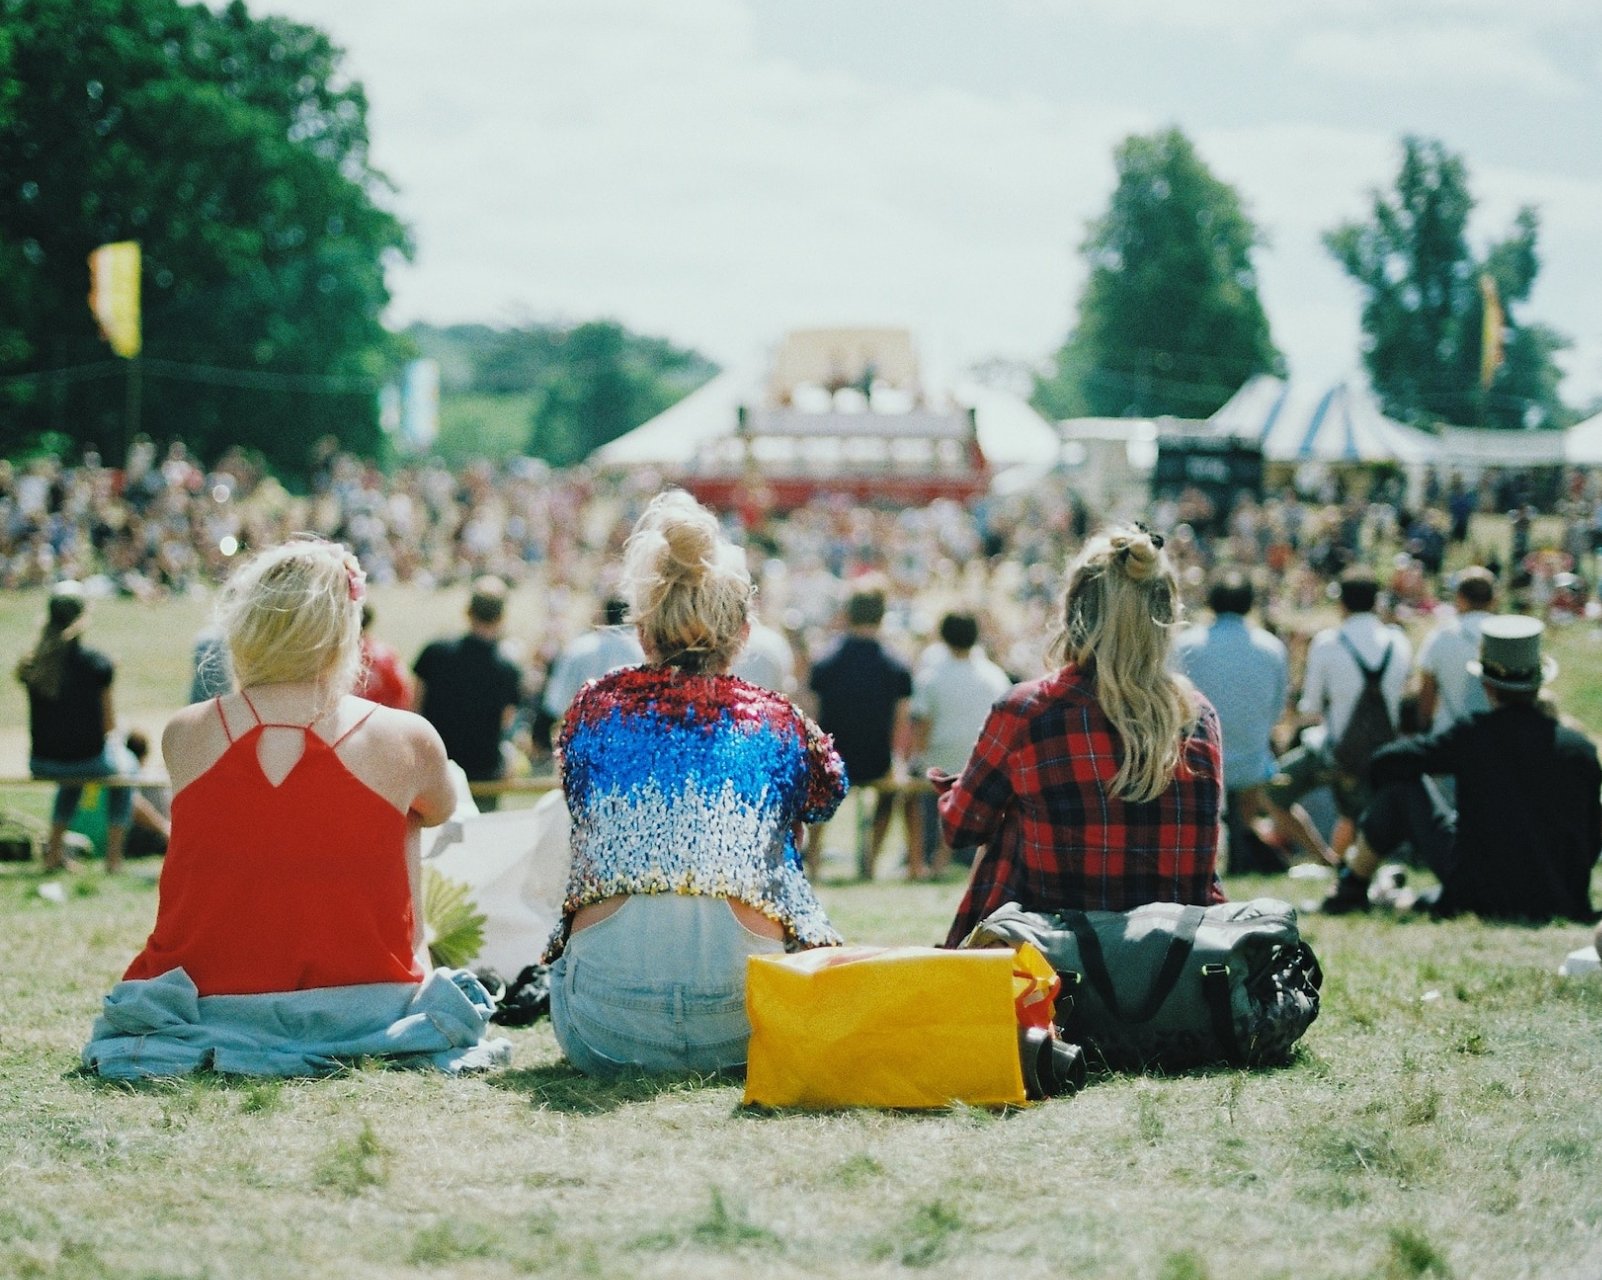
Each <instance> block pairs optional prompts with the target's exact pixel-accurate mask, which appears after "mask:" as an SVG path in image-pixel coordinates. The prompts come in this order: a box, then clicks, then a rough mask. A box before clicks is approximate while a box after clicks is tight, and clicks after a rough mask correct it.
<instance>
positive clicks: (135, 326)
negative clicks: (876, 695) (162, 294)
mask: <svg viewBox="0 0 1602 1280" xmlns="http://www.w3.org/2000/svg"><path fill="white" fill-rule="evenodd" d="M89 309H90V310H91V311H93V312H94V316H95V320H96V322H97V323H98V324H99V325H100V336H101V337H103V338H104V339H105V340H106V341H107V342H109V343H110V344H111V349H112V350H113V351H115V352H116V353H117V354H118V355H119V356H122V357H123V358H124V359H132V358H133V357H134V356H136V355H138V354H139V349H140V346H141V345H142V341H141V335H140V326H139V242H138V241H137V240H119V241H118V242H117V243H115V244H103V245H101V246H100V247H99V248H98V249H96V250H95V251H94V252H93V253H91V254H90V255H89Z"/></svg>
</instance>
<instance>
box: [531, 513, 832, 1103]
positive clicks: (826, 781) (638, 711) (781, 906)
mask: <svg viewBox="0 0 1602 1280" xmlns="http://www.w3.org/2000/svg"><path fill="white" fill-rule="evenodd" d="M624 583H625V586H626V589H627V591H628V593H629V596H630V605H631V615H632V617H633V618H634V620H635V626H636V628H637V629H638V634H639V640H640V643H641V646H642V648H643V649H644V651H645V654H646V663H645V665H644V666H640V667H626V668H623V669H621V670H617V671H613V672H612V673H610V674H609V675H604V676H602V677H601V678H600V679H598V680H595V681H592V682H591V683H589V684H587V685H585V686H584V688H583V689H582V690H580V691H579V693H578V696H577V697H576V698H575V699H574V700H573V703H572V706H571V707H569V708H568V714H567V717H566V719H565V721H564V723H563V728H562V737H561V751H560V755H561V762H562V790H563V793H564V794H565V796H566V798H567V803H568V808H569V810H570V811H571V813H572V818H573V831H572V850H573V860H572V867H571V870H570V872H569V877H568V885H567V895H566V900H565V902H564V905H563V912H562V923H561V925H560V926H559V928H558V930H557V934H556V936H555V937H554V938H553V939H552V942H551V946H550V948H549V949H548V951H547V954H546V958H547V960H548V961H549V962H550V963H551V964H552V968H551V1023H552V1027H553V1029H554V1031H555V1033H556V1039H557V1043H558V1044H560V1045H561V1047H562V1051H563V1052H564V1053H565V1054H566V1055H567V1057H568V1060H569V1061H570V1062H572V1063H573V1065H574V1066H576V1067H577V1068H578V1069H579V1070H580V1071H583V1072H585V1073H586V1074H591V1075H610V1074H615V1073H617V1072H619V1071H624V1070H627V1069H629V1068H640V1069H644V1070H647V1071H717V1070H721V1069H723V1068H728V1067H736V1066H739V1065H740V1064H743V1063H744V1062H745V1059H746V1044H747V1041H748V1039H749V1037H750V1034H751V1027H750V1023H749V1022H748V1021H747V1020H746V1013H745V995H744V993H745V970H746V960H747V959H748V958H749V957H750V956H753V955H761V954H765V953H771V952H778V951H783V950H784V949H786V947H790V948H795V949H799V948H803V947H813V946H824V945H832V944H834V943H837V942H839V940H840V938H839V935H838V934H837V933H836V932H835V931H834V929H833V927H832V926H831V925H830V924H829V921H828V919H827V917H826V916H825V915H824V912H823V908H822V906H821V905H820V904H819V903H818V900H817V898H816V897H815V896H814V894H813V892H812V888H811V886H810V885H809V884H808V883H807V880H806V877H805V875H804V874H803V873H802V868H801V858H800V851H799V841H800V828H801V826H802V824H804V823H817V822H823V821H825V820H826V819H827V818H828V817H829V815H830V814H832V813H833V812H834V810H835V808H836V807H837V806H838V805H839V803H840V800H841V798H842V797H843V796H844V794H845V777H844V770H843V769H842V767H841V764H840V759H839V757H838V756H837V755H836V754H835V752H834V751H833V749H832V748H831V747H830V745H829V741H828V739H827V738H826V737H825V736H824V735H823V732H822V731H821V730H820V729H819V728H818V727H817V726H816V725H815V724H813V723H812V722H811V721H810V720H808V719H807V718H806V717H805V716H803V715H802V714H801V713H800V712H799V711H797V710H796V708H795V706H794V705H793V704H792V703H790V702H789V701H788V700H787V699H785V698H783V697H780V696H778V695H777V694H774V693H770V692H768V691H767V690H764V689H759V688H757V687H756V686H754V685H751V684H748V683H746V682H745V681H742V680H738V679H736V678H734V677H733V676H731V675H729V674H728V669H729V664H730V661H731V660H732V659H733V657H734V655H735V653H736V652H737V651H738V649H739V647H740V645H741V643H742V642H743V641H744V639H745V634H746V626H747V623H748V620H749V608H750V600H751V580H750V576H749V574H748V572H747V570H746V567H745V558H744V556H743V555H742V554H741V553H740V551H739V549H738V548H737V547H735V546H733V545H732V544H730V543H729V542H728V541H727V540H726V539H725V538H724V537H723V534H722V531H721V530H720V528H719V526H718V523H717V520H716V519H715V518H714V517H713V516H712V514H711V513H710V512H709V511H707V510H706V509H705V508H704V507H702V506H701V505H700V504H699V503H697V502H696V501H695V500H694V499H693V498H691V497H690V496H689V495H688V494H686V493H683V492H681V491H677V490H671V491H669V492H667V493H664V494H661V495H659V496H658V497H657V498H656V499H655V500H653V501H652V503H651V504H650V505H649V506H648V507H647V508H646V510H645V512H644V514H643V515H641V517H640V519H639V522H638V523H637V524H636V525H635V528H634V532H633V534H632V535H631V536H630V538H629V540H628V542H627V544H626V546H625V548H624Z"/></svg>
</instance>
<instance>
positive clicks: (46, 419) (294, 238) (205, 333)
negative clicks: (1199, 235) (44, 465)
mask: <svg viewBox="0 0 1602 1280" xmlns="http://www.w3.org/2000/svg"><path fill="white" fill-rule="evenodd" d="M3 7H4V20H3V22H0V173H3V174H4V175H5V180H4V184H3V186H0V404H4V405H5V411H4V413H3V414H0V449H6V450H13V449H16V448H18V447H21V446H23V445H26V444H27V443H29V442H30V441H31V440H34V439H37V438H39V437H40V436H41V435H43V434H45V433H47V432H54V433H57V434H58V435H60V436H64V437H66V438H67V439H69V440H72V441H75V442H79V443H83V442H88V441H95V442H98V443H99V444H100V445H101V446H102V448H106V449H108V450H109V451H110V452H111V453H113V454H116V453H117V452H118V451H119V450H118V446H119V445H120V443H121V438H122V431H123V426H122V407H123V397H124V388H123V383H122V380H121V378H120V377H118V376H117V375H118V374H119V373H120V372H121V369H120V368H119V367H116V366H102V365H101V362H105V361H108V360H109V351H108V349H107V347H106V346H105V344H104V343H103V342H101V341H100V339H99V337H98V335H97V333H96V330H95V325H94V322H93V320H92V318H91V316H90V315H89V311H88V308H87V305H86V303H85V298H86V295H87V293H88V287H89V283H88V268H87V265H86V258H87V255H88V254H89V252H90V251H91V250H92V249H94V248H95V247H96V246H97V245H100V244H102V243H106V242H108V241H115V240H138V241H140V242H141V244H142V247H143V258H144V279H143V290H142V310H143V313H144V354H143V357H142V362H143V379H142V381H143V386H144V412H143V415H142V420H143V423H144V424H145V427H146V429H147V430H149V431H150V432H151V433H152V434H160V435H181V436H183V437H184V438H185V440H186V441H187V442H188V443H189V444H190V445H191V447H193V448H195V449H196V450H197V451H198V452H199V453H200V454H201V455H202V456H207V455H211V454H214V453H216V452H218V451H220V450H221V449H222V448H223V447H225V446H226V445H229V444H242V445H245V446H247V447H255V448H258V449H260V450H261V451H262V452H263V453H264V454H265V455H266V456H267V457H268V458H269V459H271V460H272V461H274V462H275V463H277V464H278V465H280V466H284V467H287V468H289V469H291V470H298V469H300V468H301V467H303V466H304V465H305V463H306V460H307V457H308V455H309V451H310V450H311V448H312V446H313V444H314V442H315V441H316V440H317V439H319V438H320V437H322V436H324V435H325V434H330V433H331V434H333V435H335V436H337V437H338V438H339V439H340V440H341V441H342V442H343V443H344V444H345V445H346V446H347V447H350V448H354V449H358V450H361V451H364V452H365V451H371V450H373V449H374V448H375V447H376V446H377V445H378V443H379V435H378V424H377V407H376V397H375V391H376V386H377V382H378V380H379V379H380V378H381V377H382V376H383V375H384V374H385V373H386V371H387V370H388V368H389V367H390V365H391V363H392V361H393V358H394V355H395V344H394V339H393V338H392V336H391V335H389V334H388V333H386V331H385V330H384V329H383V327H382V326H381V325H380V323H379V315H380V312H381V311H382V309H383V307H384V306H385V304H386V303H387V301H388V292H387V289H386V287H385V283H384V264H385V260H386V257H387V256H388V255H390V254H397V253H398V254H407V253H409V252H410V241H409V238H408V234H407V232H406V229H405V228H404V227H403V226H402V224H401V223H400V222H399V220H398V219H397V218H396V217H395V216H394V215H393V214H392V213H391V212H389V211H388V210H386V209H385V208H384V207H383V205H382V199H383V197H384V194H385V192H386V191H387V190H388V183H387V181H386V180H385V179H384V177H383V176H382V175H381V174H379V173H377V172H376V171H375V170H374V169H373V168H372V167H371V165H370V164H369V161H368V150H367V146H368V143H367V101H366V97H365V95H364V94H363V92H362V88H361V86H360V85H359V84H356V83H354V82H351V81H349V80H347V79H345V78H343V76H342V73H341V61H342V57H343V55H342V53H341V51H340V50H339V49H338V48H336V47H335V46H334V45H333V44H332V43H331V42H330V41H329V39H328V38H327V36H325V35H324V34H323V33H322V32H321V31H318V30H317V29H315V28H313V27H309V26H304V25H301V24H299V23H295V22H292V21H290V20H288V19H286V18H282V17H272V16H269V17H261V18H256V17H252V16H251V15H250V14H249V12H248V11H247V10H246V8H245V5H244V4H243V3H241V0H234V2H233V3H231V4H229V5H227V6H226V7H224V8H221V9H218V10H215V11H214V10H212V9H210V8H207V7H206V6H205V5H203V4H192V5H185V4H179V3H177V2H176V0H3ZM53 370H70V371H71V372H70V373H65V374H53V373H52V372H51V371H53ZM27 375H38V376H32V377H30V376H27Z"/></svg>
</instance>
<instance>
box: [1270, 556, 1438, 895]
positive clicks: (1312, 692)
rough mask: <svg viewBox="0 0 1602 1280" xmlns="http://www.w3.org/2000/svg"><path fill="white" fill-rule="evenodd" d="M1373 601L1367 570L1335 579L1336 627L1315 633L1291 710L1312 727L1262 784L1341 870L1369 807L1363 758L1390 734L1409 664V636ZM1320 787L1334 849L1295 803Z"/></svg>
mask: <svg viewBox="0 0 1602 1280" xmlns="http://www.w3.org/2000/svg"><path fill="white" fill-rule="evenodd" d="M1378 599H1379V582H1378V580H1377V579H1376V578H1375V577H1374V574H1373V571H1372V570H1369V569H1367V568H1362V567H1354V568H1351V569H1348V570H1346V572H1344V573H1343V574H1341V577H1340V608H1341V615H1342V616H1341V624H1340V626H1338V627H1330V628H1328V629H1326V630H1324V631H1320V632H1319V633H1318V634H1317V635H1316V636H1314V637H1313V643H1312V645H1311V646H1310V647H1309V649H1308V651H1307V670H1306V672H1305V674H1304V675H1303V678H1302V696H1301V701H1300V702H1299V703H1298V704H1297V710H1298V712H1299V713H1300V714H1301V717H1302V720H1303V722H1304V723H1305V724H1307V725H1309V726H1310V727H1309V728H1308V730H1307V732H1306V733H1304V734H1303V736H1302V745H1301V746H1299V747H1297V748H1295V749H1294V750H1292V751H1289V752H1287V753H1286V754H1285V755H1284V756H1282V757H1281V758H1280V762H1279V772H1278V774H1276V775H1275V777H1274V779H1273V781H1271V782H1270V783H1269V785H1268V798H1269V800H1270V801H1271V802H1272V803H1273V804H1275V805H1277V806H1278V807H1279V808H1281V809H1284V810H1286V811H1288V812H1289V813H1290V814H1291V816H1292V818H1293V819H1294V821H1295V825H1296V828H1297V830H1298V832H1299V833H1300V834H1301V837H1302V843H1304V844H1305V845H1306V846H1307V847H1309V848H1311V849H1313V850H1315V851H1316V852H1317V853H1318V854H1319V855H1320V856H1321V857H1322V858H1323V859H1324V860H1325V861H1326V862H1328V863H1329V864H1330V865H1331V866H1339V865H1340V854H1341V853H1342V852H1344V848H1345V846H1346V845H1347V844H1348V843H1349V842H1350V834H1351V833H1352V832H1353V831H1354V830H1355V823H1356V821H1357V818H1358V816H1359V815H1360V814H1361V813H1362V812H1363V808H1364V806H1365V805H1366V804H1367V802H1368V784H1367V776H1368V763H1369V760H1370V759H1371V758H1372V757H1373V755H1374V752H1375V751H1377V750H1378V749H1379V748H1380V747H1382V746H1384V745H1385V744H1386V743H1387V742H1389V741H1391V739H1393V738H1394V737H1395V736H1396V726H1397V722H1398V719H1399V717H1400V713H1401V706H1402V692H1403V690H1404V689H1405V688H1406V686H1407V677H1408V673H1409V672H1410V671H1411V670H1412V666H1413V647H1412V645H1411V644H1410V643H1409V642H1408V639H1407V636H1406V635H1405V634H1404V633H1403V632H1402V631H1401V629H1400V628H1398V627H1388V626H1386V625H1385V624H1384V623H1383V622H1381V621H1380V620H1379V618H1378V617H1377V616H1376V615H1375V613H1374V605H1375V603H1376V602H1377V601H1378ZM1320 787H1329V788H1330V790H1331V792H1332V793H1333V795H1334V797H1335V807H1336V809H1337V810H1338V812H1339V813H1340V817H1341V822H1340V823H1339V824H1338V825H1337V828H1336V839H1335V842H1334V844H1335V847H1334V848H1332V847H1331V846H1330V844H1328V843H1326V842H1325V840H1324V838H1323V836H1322V835H1321V834H1320V833H1319V831H1318V829H1317V828H1316V827H1315V826H1314V825H1313V823H1312V820H1311V819H1310V818H1309V817H1308V816H1307V811H1306V810H1305V809H1303V808H1302V806H1301V804H1300V803H1299V802H1300V800H1301V798H1302V797H1303V796H1305V795H1307V794H1308V793H1309V792H1312V791H1316V790H1317V789H1318V788H1320Z"/></svg>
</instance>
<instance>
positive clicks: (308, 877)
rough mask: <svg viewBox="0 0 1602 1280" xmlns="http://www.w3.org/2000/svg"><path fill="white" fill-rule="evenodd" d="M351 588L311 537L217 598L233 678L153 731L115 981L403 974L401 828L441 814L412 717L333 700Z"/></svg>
mask: <svg viewBox="0 0 1602 1280" xmlns="http://www.w3.org/2000/svg"><path fill="white" fill-rule="evenodd" d="M363 588H364V584H363V578H362V574H361V571H360V569H359V568H358V566H357V564H356V561H355V558H354V557H352V556H350V555H349V554H347V553H346V552H345V551H344V550H343V548H341V547H338V546H335V545H333V544H331V543H326V542H322V541H320V540H297V541H294V542H290V543H288V544H286V545H284V546H282V547H276V548H273V549H272V550H270V551H267V552H264V553H263V554H262V555H260V556H259V557H257V558H256V559H255V560H254V561H252V562H251V563H249V564H247V565H246V566H245V567H244V568H243V569H241V570H240V571H239V572H238V573H236V574H235V575H234V577H233V579H231V580H230V582H229V584H228V586H227V588H226V589H225V592H224V595H223V598H222V602H221V604H220V606H219V608H220V613H221V615H222V620H223V629H224V634H225V636H226V638H227V643H228V651H229V654H230V657H231V659H232V662H233V670H234V676H235V681H236V687H237V692H235V693H232V694H228V695H225V696H223V697H220V698H216V699H214V700H212V701H211V702H206V703H199V704H197V705H195V706H192V707H189V708H186V709H185V710H183V711H181V712H179V713H178V714H177V715H176V716H174V717H173V719H172V721H171V722H170V723H169V724H168V726H167V730H166V733H165V734H164V735H163V738H162V751H163V753H164V755H165V756H166V760H167V768H168V771H169V772H170V773H171V775H172V784H173V792H174V794H173V801H172V840H171V843H170V845H169V847H168V852H167V860H166V863H165V865H164V866H163V869H162V873H161V893H160V903H159V906H158V908H157V914H156V927H155V929H154V930H153V931H152V932H151V935H150V940H149V941H148V942H147V943H146V944H145V949H144V950H143V951H142V952H140V953H139V955H138V956H137V957H136V958H135V959H134V962H133V963H132V964H131V965H130V966H129V967H128V971H127V973H126V975H125V977H126V978H130V979H139V978H156V977H160V976H161V975H162V974H165V973H169V972H171V971H172V970H174V969H180V968H181V969H183V970H184V971H185V972H186V973H187V974H188V975H189V977H190V979H191V980H192V981H193V982H194V984H195V986H196V988H197V989H198V991H199V994H200V995H201V996H212V995H253V994H259V993H265V992H288V991H303V990H308V989H312V988H319V987H345V986H357V985H361V984H367V983H396V982H401V983H406V982H420V981H421V980H422V978H423V976H424V970H423V967H422V961H421V959H420V955H421V948H422V940H423V939H422V912H421V891H420V880H421V873H420V862H419V840H418V832H419V830H420V828H421V827H422V826H425V825H427V826H432V825H436V824H438V823H440V822H442V821H444V820H445V819H446V818H448V817H449V816H450V814H451V811H452V809H453V808H454V807H455V796H454V792H453V789H452V786H451V781H450V775H449V773H448V772H447V767H446V761H445V749H444V747H443V745H442V744H441V743H440V740H439V735H438V734H437V733H435V732H434V730H433V728H432V727H431V726H430V725H429V724H428V722H427V721H425V720H423V719H422V718H421V717H420V716H415V715H412V714H411V713H410V712H407V711H397V710H392V709H390V708H387V707H379V706H375V705H374V704H372V703H370V702H366V701H364V700H362V699H360V698H356V697H352V696H350V692H349V691H350V689H351V688H352V687H353V686H354V684H355V681H356V676H357V674H358V667H359V664H360V636H361V601H362V597H363V594H364V589H363Z"/></svg>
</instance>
